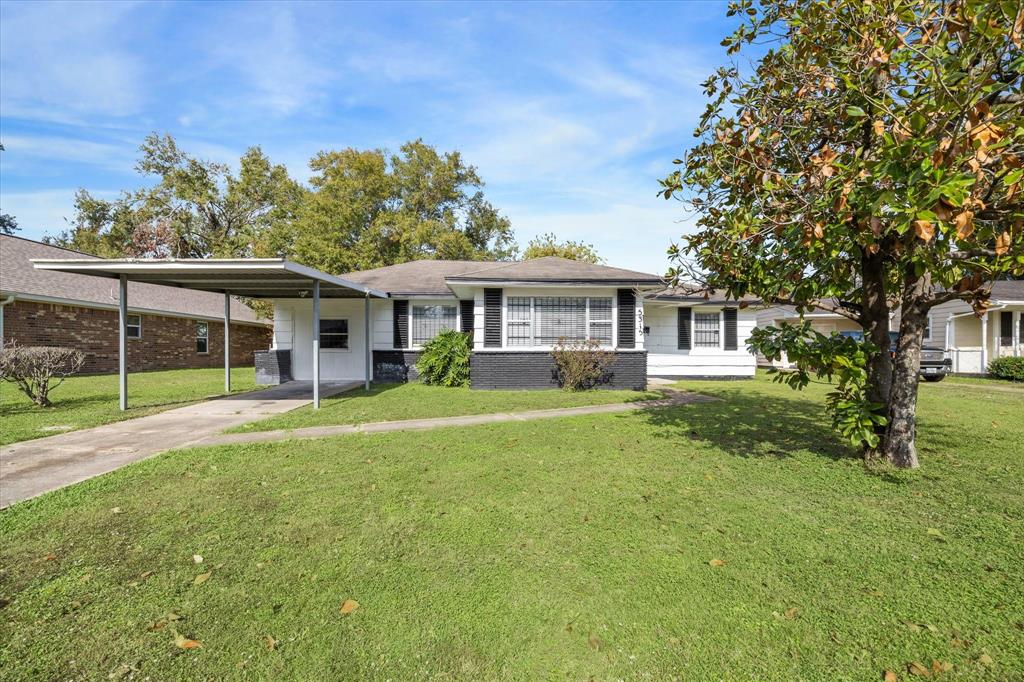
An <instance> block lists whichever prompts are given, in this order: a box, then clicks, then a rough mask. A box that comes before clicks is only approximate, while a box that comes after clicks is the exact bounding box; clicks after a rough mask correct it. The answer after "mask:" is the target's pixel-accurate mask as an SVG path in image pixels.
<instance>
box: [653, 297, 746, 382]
mask: <svg viewBox="0 0 1024 682" xmlns="http://www.w3.org/2000/svg"><path fill="white" fill-rule="evenodd" d="M677 308H678V306H676V305H666V304H663V303H662V304H658V303H654V302H652V301H646V302H645V303H644V324H645V326H646V327H647V328H648V333H647V335H646V342H645V344H644V346H645V348H647V374H648V375H649V376H668V377H675V376H705V377H751V376H754V371H755V369H756V366H757V362H756V359H755V357H754V356H753V355H752V354H751V353H750V352H748V351H747V340H748V339H749V338H750V333H751V332H752V331H753V330H754V327H755V326H756V324H757V313H756V311H754V310H753V309H751V308H746V309H743V310H740V311H738V314H737V319H736V339H737V349H736V350H724V349H723V348H722V347H721V344H722V343H724V340H725V323H724V320H723V321H721V322H720V325H719V330H720V333H719V338H720V340H721V341H720V345H719V347H718V348H696V347H695V348H691V349H690V350H680V349H679V347H678V345H679V344H678V322H677V320H678V313H677V312H676V310H677ZM693 311H694V312H695V313H697V312H719V313H720V312H721V311H722V306H693Z"/></svg>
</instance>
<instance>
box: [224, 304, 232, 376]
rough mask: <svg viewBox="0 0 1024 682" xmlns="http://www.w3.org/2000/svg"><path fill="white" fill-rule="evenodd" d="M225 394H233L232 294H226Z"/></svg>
mask: <svg viewBox="0 0 1024 682" xmlns="http://www.w3.org/2000/svg"><path fill="white" fill-rule="evenodd" d="M224 392H225V393H231V294H229V293H228V292H226V291H225V292H224Z"/></svg>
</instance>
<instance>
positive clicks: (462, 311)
mask: <svg viewBox="0 0 1024 682" xmlns="http://www.w3.org/2000/svg"><path fill="white" fill-rule="evenodd" d="M459 316H460V317H461V318H462V331H463V332H465V333H466V334H472V333H473V301H472V299H470V300H468V301H459Z"/></svg>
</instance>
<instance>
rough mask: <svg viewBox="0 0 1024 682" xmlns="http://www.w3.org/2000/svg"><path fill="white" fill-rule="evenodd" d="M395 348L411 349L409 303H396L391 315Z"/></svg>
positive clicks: (393, 305)
mask: <svg viewBox="0 0 1024 682" xmlns="http://www.w3.org/2000/svg"><path fill="white" fill-rule="evenodd" d="M391 322H392V333H393V334H394V344H395V348H408V347H409V302H408V301H395V302H394V303H393V304H392V313H391Z"/></svg>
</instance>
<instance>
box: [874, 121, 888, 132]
mask: <svg viewBox="0 0 1024 682" xmlns="http://www.w3.org/2000/svg"><path fill="white" fill-rule="evenodd" d="M871 129H872V130H873V131H875V135H884V134H885V123H883V122H882V121H875V122H874V123H872V124H871Z"/></svg>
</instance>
